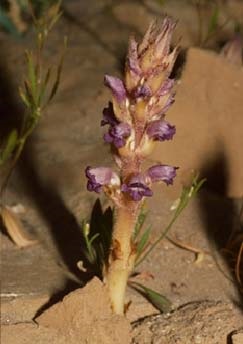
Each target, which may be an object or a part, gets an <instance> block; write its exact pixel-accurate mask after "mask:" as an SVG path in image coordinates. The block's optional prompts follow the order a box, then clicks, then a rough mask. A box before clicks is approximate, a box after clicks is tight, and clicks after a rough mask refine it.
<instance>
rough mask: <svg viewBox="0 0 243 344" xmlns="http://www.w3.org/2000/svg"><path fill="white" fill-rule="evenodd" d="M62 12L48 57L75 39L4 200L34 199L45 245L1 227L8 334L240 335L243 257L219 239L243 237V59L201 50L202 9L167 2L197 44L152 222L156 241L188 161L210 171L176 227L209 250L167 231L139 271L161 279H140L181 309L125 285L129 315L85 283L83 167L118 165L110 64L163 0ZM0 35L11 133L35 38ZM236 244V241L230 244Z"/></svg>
mask: <svg viewBox="0 0 243 344" xmlns="http://www.w3.org/2000/svg"><path fill="white" fill-rule="evenodd" d="M169 3H170V4H169ZM65 9H66V11H65V12H64V15H63V18H62V20H61V21H60V23H59V24H58V26H57V28H56V29H55V30H54V32H53V34H52V36H51V39H50V42H49V43H48V47H47V56H46V57H47V59H48V61H55V58H56V56H57V54H58V52H59V50H60V48H61V45H62V37H63V35H64V34H67V35H68V36H69V48H68V54H67V56H66V59H65V65H64V74H63V78H62V83H61V88H60V91H59V93H58V95H57V97H56V98H55V101H54V102H53V103H52V104H51V106H50V107H49V108H48V109H47V111H46V113H45V116H44V117H43V119H42V120H41V123H40V125H39V126H38V128H37V130H36V131H35V133H34V134H33V136H32V138H31V139H30V140H29V142H28V144H27V146H26V148H25V151H24V153H23V155H22V158H21V161H20V162H19V164H18V166H17V168H16V170H15V172H14V174H13V176H12V178H11V180H10V183H9V188H8V190H7V192H6V195H5V199H4V202H5V203H6V204H8V205H10V206H12V205H15V204H19V203H21V204H22V205H23V206H24V208H25V213H23V214H21V215H19V217H20V219H21V221H22V223H23V225H24V228H25V230H26V232H27V233H28V234H29V235H31V236H32V237H34V238H35V239H37V240H38V244H37V245H35V246H32V247H28V248H24V249H22V250H20V249H18V248H16V247H15V246H14V245H13V244H12V243H11V242H10V241H9V240H8V239H7V237H6V236H5V235H2V236H1V255H2V262H3V263H2V264H3V268H2V272H3V281H2V288H1V296H2V305H1V313H2V314H1V322H2V333H1V340H2V343H3V344H10V343H11V344H15V343H16V344H17V343H18V344H22V343H23V344H24V343H25V344H32V343H40V344H42V343H48V342H50V343H54V344H62V343H69V342H70V343H71V344H72V343H73V344H76V343H89V344H93V343H98V342H99V343H104V344H106V343H107V344H109V343H121V344H122V343H124V344H127V343H129V342H132V343H138V344H140V343H141V344H143V343H148V344H149V343H156V344H160V343H161V344H163V343H168V344H172V343H179V344H187V343H195V344H197V343H205V344H223V343H225V344H226V343H227V344H228V343H233V344H242V343H243V339H242V336H243V334H242V324H243V313H242V304H243V297H242V290H241V289H240V286H239V284H238V283H237V281H236V279H235V275H234V270H233V268H234V264H235V261H233V260H232V257H231V256H229V255H226V254H224V252H223V250H222V249H223V248H225V247H226V246H227V244H228V242H229V238H232V237H234V238H237V235H240V234H241V235H242V227H241V226H242V224H240V217H239V214H240V208H241V206H242V200H241V197H242V195H243V189H242V185H243V155H242V154H241V151H242V147H243V135H242V130H243V117H242V106H243V98H242V88H243V70H242V68H239V67H236V66H233V65H231V64H230V63H228V62H227V61H225V60H223V58H222V57H220V56H218V54H217V53H216V51H217V50H218V45H217V44H216V42H218V41H217V40H216V38H215V41H213V42H211V43H210V45H211V46H212V47H214V48H215V51H214V52H213V51H209V50H206V49H199V48H195V47H192V46H194V45H195V42H196V40H195V39H196V38H195V37H197V34H196V33H197V28H196V26H195V22H196V17H195V11H194V10H193V9H192V8H191V7H190V6H189V5H186V2H185V5H184V6H183V9H181V7H180V6H178V1H170V2H169V1H168V2H167V4H166V5H165V8H164V9H165V10H166V12H167V13H169V14H172V15H174V16H175V17H179V19H180V22H179V25H178V30H177V33H176V38H175V39H177V37H178V36H180V35H182V37H183V38H182V41H181V45H182V47H183V48H187V47H190V48H189V49H188V50H186V51H185V52H184V53H183V54H182V57H181V61H182V62H181V64H180V65H179V66H178V70H177V74H178V84H177V96H176V103H175V104H174V105H173V107H172V108H171V110H170V111H169V112H168V120H169V121H170V122H172V123H174V124H175V125H176V127H177V135H176V137H175V139H174V140H173V141H172V142H168V143H167V142H166V143H163V144H161V145H158V147H157V149H156V151H155V152H154V155H153V156H152V158H151V160H153V161H158V160H159V161H162V162H163V163H168V164H175V165H177V166H180V173H179V177H178V179H177V181H176V183H175V185H174V186H173V187H170V188H166V187H161V189H158V190H155V196H154V197H153V199H151V200H149V202H148V208H149V209H151V211H150V214H149V219H148V221H150V222H152V224H153V238H154V237H156V235H158V233H159V232H160V231H161V227H163V226H164V225H165V224H166V223H167V222H168V219H169V218H170V210H169V209H170V206H171V204H172V202H173V201H174V200H175V199H176V198H177V197H178V195H179V192H180V189H181V184H182V183H183V181H184V179H185V175H186V174H187V172H188V170H191V169H196V170H199V171H200V172H201V175H202V176H206V177H207V179H208V182H207V184H206V186H205V188H204V189H203V190H202V192H201V193H200V195H199V197H198V199H196V200H194V201H193V202H192V203H191V204H190V206H189V207H188V208H187V209H186V211H185V212H184V213H183V215H182V216H181V218H180V219H179V220H178V222H177V223H176V224H175V226H174V227H173V230H172V232H171V233H170V235H171V237H172V238H175V239H177V240H179V241H180V242H182V243H184V244H185V245H186V246H189V247H192V248H193V249H195V250H196V251H197V250H198V251H199V252H201V253H203V254H202V255H201V257H202V259H201V260H196V254H195V253H194V252H193V251H191V250H190V249H189V250H188V249H182V248H180V247H177V246H176V245H174V244H173V243H171V242H169V241H168V240H164V241H162V242H161V243H160V244H159V245H158V247H157V248H156V249H155V250H154V252H153V253H152V254H151V256H150V257H149V258H148V260H147V261H146V262H144V263H143V264H142V265H141V267H140V269H139V271H141V272H149V274H151V275H152V276H153V277H151V278H148V279H139V281H140V282H142V283H144V284H145V285H146V286H148V287H151V288H154V289H155V290H157V291H159V292H161V293H162V294H164V295H166V296H167V297H168V298H169V299H170V300H171V301H172V303H173V312H172V313H171V314H168V315H161V314H158V310H156V309H155V308H154V307H153V306H152V305H151V304H149V303H148V301H146V300H145V299H144V298H143V297H142V296H141V295H138V294H137V293H136V292H135V291H134V290H132V289H128V293H127V302H129V301H132V302H131V304H130V307H129V308H128V311H127V313H126V318H121V317H116V316H114V315H112V313H111V310H110V306H109V300H108V296H107V292H106V290H105V288H104V286H103V285H102V283H101V282H100V281H99V280H98V279H96V278H95V279H93V280H91V282H89V283H88V284H87V285H86V286H85V287H84V288H80V287H81V286H82V285H84V284H85V283H86V282H87V281H88V280H90V279H91V278H92V275H91V274H85V273H83V272H81V271H80V270H79V269H78V267H77V262H78V261H80V260H82V259H83V256H82V252H81V244H82V240H81V230H80V223H81V220H82V219H83V218H87V217H88V215H89V214H90V212H91V208H92V206H93V204H94V201H95V195H92V194H90V193H88V192H87V191H86V187H85V183H86V181H85V177H84V173H83V171H84V168H85V167H86V166H87V165H96V166H98V165H100V164H102V165H110V164H112V163H113V162H112V161H111V158H110V157H109V156H108V154H107V152H108V150H107V146H105V145H104V144H103V143H102V133H101V132H100V127H99V123H100V118H101V113H102V109H103V107H104V106H105V105H106V103H107V101H108V99H109V95H108V92H107V91H106V90H105V89H104V87H103V85H102V81H103V74H104V73H107V72H108V73H112V74H114V75H119V74H120V73H121V63H123V58H124V53H125V51H126V44H127V39H128V36H129V34H130V33H131V32H132V31H133V32H135V33H136V34H137V35H138V36H139V35H141V34H142V33H143V32H144V29H145V27H146V26H147V23H148V22H149V21H150V20H151V18H152V17H154V16H159V15H160V14H161V6H160V5H158V2H157V1H144V2H137V1H124V2H120V1H108V0H107V1H100V2H97V1H90V2H89V4H88V5H85V3H84V2H77V1H74V0H72V1H68V2H65ZM240 11H243V6H242V2H241V1H236V0H234V1H229V2H228V5H227V6H225V7H224V9H223V11H222V18H221V19H220V20H223V19H224V17H225V16H226V15H227V14H230V18H231V20H236V19H237V20H241V19H242V17H241V16H240V15H239V14H240V13H242V12H240ZM135 12H136V14H137V15H136V16H134V15H131V13H135ZM230 23H231V24H230ZM230 23H229V25H227V26H226V27H225V28H224V30H223V32H221V34H220V35H221V36H223V37H224V38H228V37H230V35H232V22H230ZM1 38H2V42H1V43H2V49H1V53H0V79H1V81H2V82H1V84H0V89H1V93H2V95H3V96H2V97H1V100H2V99H3V100H4V101H2V102H1V103H0V110H1V113H3V114H8V117H2V118H1V131H2V129H3V131H5V130H6V131H7V129H8V128H9V127H10V126H11V125H12V124H13V123H15V124H16V123H18V120H19V118H20V117H21V115H22V110H23V109H22V107H21V104H20V101H19V100H18V98H17V91H13V90H15V89H17V88H16V86H17V85H18V83H19V80H20V75H21V73H22V71H23V52H24V48H26V47H31V45H32V43H33V40H32V38H33V37H32V35H31V33H30V34H28V35H27V36H26V37H25V38H24V39H23V40H21V41H18V42H16V41H14V40H13V39H12V38H10V37H9V36H5V35H3V34H2V35H1ZM221 38H222V37H221ZM218 39H219V38H218ZM181 67H183V68H181ZM2 85H4V86H2ZM2 119H3V121H2ZM2 123H3V125H2ZM98 133H99V134H98ZM1 173H3V171H2V172H1ZM102 202H103V203H104V204H105V205H107V203H106V202H105V201H104V200H103V199H102ZM238 249H239V242H236V245H235V246H232V247H231V251H232V252H233V253H236V252H237V250H238ZM155 262H156V263H155ZM242 271H243V270H242ZM147 275H148V274H147ZM73 290H74V291H73ZM70 291H71V293H70ZM63 297H64V298H63Z"/></svg>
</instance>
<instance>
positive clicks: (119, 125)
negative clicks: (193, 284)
mask: <svg viewBox="0 0 243 344" xmlns="http://www.w3.org/2000/svg"><path fill="white" fill-rule="evenodd" d="M174 28H175V22H174V21H173V20H172V19H171V18H170V17H165V18H164V20H163V21H162V22H160V23H157V22H156V21H154V22H153V23H152V24H151V25H150V27H149V29H148V30H147V32H146V34H145V36H144V38H143V40H142V42H141V43H138V42H137V41H136V40H135V39H134V38H133V37H131V38H130V41H129V48H128V55H127V59H126V68H125V78H124V82H123V80H120V79H118V78H116V77H113V76H108V75H106V76H105V80H104V81H105V85H106V86H108V87H109V88H110V90H111V93H112V96H113V97H112V103H109V105H108V107H107V108H105V109H104V111H103V120H102V121H101V125H102V126H104V125H109V129H108V132H106V133H105V135H104V140H105V142H107V143H110V144H111V145H112V148H114V147H115V148H116V149H112V152H113V155H114V160H115V162H116V164H117V168H118V170H119V176H118V174H116V173H114V172H113V171H112V170H111V169H110V168H107V167H98V168H91V167H88V168H87V169H86V176H87V178H88V184H87V187H88V190H90V191H95V192H100V191H101V190H102V189H103V191H104V192H105V193H106V195H107V196H109V197H110V198H111V200H112V201H113V202H114V204H115V216H114V228H113V232H112V245H111V248H110V256H109V260H108V262H107V265H106V270H105V272H104V280H105V282H106V283H107V285H108V289H109V293H110V298H111V303H112V307H113V310H114V311H115V313H117V314H123V312H124V295H125V288H126V283H127V279H128V277H129V274H130V272H131V271H132V269H133V267H134V262H135V259H136V250H135V248H134V247H136V245H135V243H134V242H132V240H133V239H132V238H133V229H134V227H135V223H136V221H137V217H138V214H139V211H140V209H141V206H142V203H143V201H144V198H145V197H151V196H152V195H153V192H152V190H151V186H152V184H153V183H154V182H161V181H163V182H164V183H166V184H167V185H169V184H172V183H173V180H174V178H175V176H176V169H177V168H176V167H172V166H167V165H162V164H161V165H156V166H152V167H150V168H149V169H148V170H147V171H146V172H143V171H142V163H143V161H144V159H145V157H146V156H147V155H148V154H149V153H150V152H151V150H152V148H153V147H154V145H155V144H156V141H164V140H171V139H172V137H173V136H174V134H175V127H174V126H173V125H171V124H170V123H169V122H167V121H165V119H164V117H165V113H166V112H167V110H168V109H169V107H170V106H171V104H172V103H173V102H174V96H175V93H174V90H173V87H174V80H172V79H170V78H169V76H170V73H171V71H172V68H173V65H174V62H175V59H176V56H177V53H178V49H177V48H174V50H172V51H170V43H171V37H172V33H173V30H174Z"/></svg>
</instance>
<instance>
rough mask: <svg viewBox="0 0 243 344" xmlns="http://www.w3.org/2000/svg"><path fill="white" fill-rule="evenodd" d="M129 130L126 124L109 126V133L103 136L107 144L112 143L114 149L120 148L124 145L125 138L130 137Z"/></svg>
mask: <svg viewBox="0 0 243 344" xmlns="http://www.w3.org/2000/svg"><path fill="white" fill-rule="evenodd" d="M130 134H131V128H130V126H129V124H127V123H119V124H117V125H114V126H111V127H110V129H109V131H108V132H107V133H105V134H104V140H105V142H107V143H113V144H114V145H115V146H116V148H121V147H123V146H125V144H126V138H127V137H128V136H130Z"/></svg>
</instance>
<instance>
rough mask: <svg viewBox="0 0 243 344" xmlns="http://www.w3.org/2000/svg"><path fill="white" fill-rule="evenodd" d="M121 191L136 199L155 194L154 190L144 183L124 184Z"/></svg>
mask: <svg viewBox="0 0 243 344" xmlns="http://www.w3.org/2000/svg"><path fill="white" fill-rule="evenodd" d="M121 191H122V192H125V193H128V194H129V195H130V197H131V198H132V199H133V200H134V201H140V200H141V199H142V198H143V197H144V196H147V197H150V196H152V195H153V192H152V190H151V189H150V188H149V187H148V186H147V185H145V184H143V183H129V184H122V186H121Z"/></svg>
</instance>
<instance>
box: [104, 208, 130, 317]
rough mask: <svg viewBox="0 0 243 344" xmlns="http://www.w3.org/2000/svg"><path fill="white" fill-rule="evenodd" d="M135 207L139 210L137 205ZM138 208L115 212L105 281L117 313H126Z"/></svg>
mask: <svg viewBox="0 0 243 344" xmlns="http://www.w3.org/2000/svg"><path fill="white" fill-rule="evenodd" d="M135 208H136V210H137V206H136V207H135ZM136 210H135V211H134V209H133V211H132V209H131V208H130V207H129V208H126V207H124V208H120V209H117V210H116V214H115V224H114V230H113V238H112V248H111V253H110V257H109V263H108V265H109V266H108V270H107V273H106V276H105V281H106V283H107V286H108V289H109V293H110V299H111V305H112V308H113V311H114V313H116V314H124V302H125V291H126V285H127V280H128V277H129V275H130V273H131V271H132V270H133V267H134V260H135V252H134V247H133V246H132V243H131V237H132V233H133V229H134V226H135V222H136V215H137V211H136Z"/></svg>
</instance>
